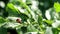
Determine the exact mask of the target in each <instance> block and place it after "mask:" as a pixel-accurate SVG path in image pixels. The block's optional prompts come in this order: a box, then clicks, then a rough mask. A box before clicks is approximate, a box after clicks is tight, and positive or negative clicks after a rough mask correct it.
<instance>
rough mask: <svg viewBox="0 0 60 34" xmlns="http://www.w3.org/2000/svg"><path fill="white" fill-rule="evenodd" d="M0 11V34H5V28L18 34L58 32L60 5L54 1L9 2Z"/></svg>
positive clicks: (59, 29) (29, 0)
mask: <svg viewBox="0 0 60 34" xmlns="http://www.w3.org/2000/svg"><path fill="white" fill-rule="evenodd" d="M40 4H42V5H40ZM0 9H1V10H0V15H1V14H3V15H1V16H0V34H5V33H7V31H6V29H7V28H13V29H16V31H17V32H18V34H28V33H32V32H37V34H46V33H49V32H50V33H49V34H58V33H59V31H60V27H59V25H60V20H58V19H59V18H60V17H59V12H60V4H59V2H55V0H53V1H52V0H50V1H49V0H47V1H43V0H41V1H40V0H24V1H23V0H11V1H10V2H8V4H7V6H5V8H0ZM4 9H5V10H6V12H7V13H6V12H5V10H4ZM46 11H47V13H46ZM45 14H46V15H45ZM48 14H49V15H48ZM6 15H7V16H6ZM4 16H6V18H5V17H4ZM58 17H59V18H58ZM17 19H20V20H21V23H18V22H19V20H18V21H16V20H17ZM55 23H56V24H57V25H56V24H55ZM55 25H56V27H55ZM3 32H4V33H3ZM35 34H36V33H35Z"/></svg>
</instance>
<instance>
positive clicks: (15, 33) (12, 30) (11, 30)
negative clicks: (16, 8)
mask: <svg viewBox="0 0 60 34" xmlns="http://www.w3.org/2000/svg"><path fill="white" fill-rule="evenodd" d="M7 32H9V33H10V34H18V33H17V31H16V29H13V28H7Z"/></svg>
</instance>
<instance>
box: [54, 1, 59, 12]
mask: <svg viewBox="0 0 60 34" xmlns="http://www.w3.org/2000/svg"><path fill="white" fill-rule="evenodd" d="M54 8H55V10H56V12H60V4H59V3H58V2H55V3H54Z"/></svg>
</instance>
